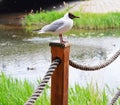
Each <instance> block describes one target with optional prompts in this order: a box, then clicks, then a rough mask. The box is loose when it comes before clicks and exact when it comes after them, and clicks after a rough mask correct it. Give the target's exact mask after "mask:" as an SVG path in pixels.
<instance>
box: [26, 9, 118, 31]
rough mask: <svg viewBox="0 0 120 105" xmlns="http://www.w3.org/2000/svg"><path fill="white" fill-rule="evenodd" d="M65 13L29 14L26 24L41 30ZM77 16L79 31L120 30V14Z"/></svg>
mask: <svg viewBox="0 0 120 105" xmlns="http://www.w3.org/2000/svg"><path fill="white" fill-rule="evenodd" d="M64 14H65V12H57V11H48V12H41V13H36V14H29V15H27V16H26V17H25V24H26V25H27V26H35V25H38V26H39V28H40V27H42V26H44V25H45V24H48V23H50V22H52V21H54V20H56V19H58V18H60V17H62V16H63V15H64ZM74 14H75V15H77V16H80V19H75V22H74V28H78V29H113V28H120V19H119V17H120V13H119V12H115V13H83V12H74Z"/></svg>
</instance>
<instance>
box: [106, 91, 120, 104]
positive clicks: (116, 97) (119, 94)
mask: <svg viewBox="0 0 120 105" xmlns="http://www.w3.org/2000/svg"><path fill="white" fill-rule="evenodd" d="M119 96H120V90H118V92H117V93H116V94H115V96H114V97H113V99H112V100H111V102H110V104H108V105H114V104H115V102H116V101H117V100H118V98H119Z"/></svg>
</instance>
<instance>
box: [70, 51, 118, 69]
mask: <svg viewBox="0 0 120 105" xmlns="http://www.w3.org/2000/svg"><path fill="white" fill-rule="evenodd" d="M119 55H120V50H118V51H117V52H116V53H115V54H114V55H113V56H112V57H111V58H110V59H108V60H106V61H105V62H104V63H102V64H98V65H96V66H86V65H80V64H77V63H75V62H74V61H72V60H69V64H70V65H71V66H72V67H74V68H76V69H80V70H84V71H95V70H99V69H101V68H104V67H106V66H108V65H109V64H111V63H112V62H113V61H114V60H115V59H117V57H118V56H119Z"/></svg>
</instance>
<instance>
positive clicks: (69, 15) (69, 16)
mask: <svg viewBox="0 0 120 105" xmlns="http://www.w3.org/2000/svg"><path fill="white" fill-rule="evenodd" d="M64 17H66V18H70V19H74V18H80V17H78V16H75V15H73V14H72V13H69V12H68V13H66V14H65V15H64Z"/></svg>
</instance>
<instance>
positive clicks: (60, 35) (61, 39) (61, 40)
mask: <svg viewBox="0 0 120 105" xmlns="http://www.w3.org/2000/svg"><path fill="white" fill-rule="evenodd" d="M59 38H60V43H62V44H64V43H66V42H67V41H64V40H63V37H62V34H59Z"/></svg>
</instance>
